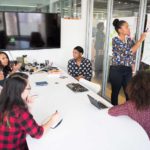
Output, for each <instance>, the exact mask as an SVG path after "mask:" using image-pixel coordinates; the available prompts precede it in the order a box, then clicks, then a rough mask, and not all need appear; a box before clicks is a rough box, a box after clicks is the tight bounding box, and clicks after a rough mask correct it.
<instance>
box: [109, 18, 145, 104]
mask: <svg viewBox="0 0 150 150" xmlns="http://www.w3.org/2000/svg"><path fill="white" fill-rule="evenodd" d="M113 25H114V28H115V30H116V32H117V33H118V36H116V37H114V38H113V39H112V51H113V56H112V65H111V66H110V83H111V87H112V94H111V103H112V104H113V105H117V104H118V94H119V91H120V89H121V87H123V89H124V93H125V96H126V100H128V99H129V98H128V95H127V93H126V86H127V84H128V81H129V80H130V79H131V78H132V66H133V64H134V63H135V62H134V55H135V54H136V51H137V50H138V48H139V47H140V46H141V44H142V42H143V41H144V39H145V37H146V33H143V34H142V35H141V37H140V39H139V40H138V41H137V42H136V43H134V42H133V40H132V39H131V38H130V28H129V24H128V23H127V22H126V21H124V20H119V19H115V20H114V21H113Z"/></svg>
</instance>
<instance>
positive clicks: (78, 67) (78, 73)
mask: <svg viewBox="0 0 150 150" xmlns="http://www.w3.org/2000/svg"><path fill="white" fill-rule="evenodd" d="M83 52H84V51H83V48H82V47H80V46H77V47H75V48H74V50H73V59H71V60H69V62H68V73H69V74H70V75H71V76H72V77H74V78H75V79H77V80H80V78H84V79H86V80H89V81H91V78H92V64H91V62H90V60H89V59H87V58H84V57H82V55H83Z"/></svg>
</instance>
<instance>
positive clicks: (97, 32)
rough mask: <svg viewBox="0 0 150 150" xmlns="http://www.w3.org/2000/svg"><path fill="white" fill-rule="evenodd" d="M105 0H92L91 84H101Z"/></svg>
mask: <svg viewBox="0 0 150 150" xmlns="http://www.w3.org/2000/svg"><path fill="white" fill-rule="evenodd" d="M107 3H108V1H107V0H94V5H93V7H94V8H93V14H92V15H93V22H92V39H91V40H92V42H91V43H92V45H91V50H90V57H91V58H90V59H91V60H92V66H93V74H94V75H93V79H92V82H94V83H98V84H100V85H101V84H102V73H103V60H104V51H105V49H104V45H105V39H106V35H105V34H106V23H107Z"/></svg>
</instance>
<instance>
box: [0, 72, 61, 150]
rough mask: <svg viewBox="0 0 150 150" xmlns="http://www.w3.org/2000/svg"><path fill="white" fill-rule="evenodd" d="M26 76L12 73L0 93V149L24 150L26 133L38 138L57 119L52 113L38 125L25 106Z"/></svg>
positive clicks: (27, 91) (27, 90) (26, 94)
mask: <svg viewBox="0 0 150 150" xmlns="http://www.w3.org/2000/svg"><path fill="white" fill-rule="evenodd" d="M27 78H28V76H27V75H25V74H23V73H22V74H21V73H14V74H12V75H11V76H9V77H8V78H7V79H6V81H5V83H4V86H3V89H2V92H1V94H0V149H1V150H3V149H15V150H17V149H18V150H26V149H28V148H27V144H26V135H27V134H29V135H30V136H31V137H33V138H40V137H41V136H42V135H43V134H44V133H46V132H47V131H48V129H49V128H50V127H52V125H53V124H54V123H55V121H56V120H57V119H58V117H59V114H58V113H57V112H56V113H54V114H53V115H52V116H51V117H50V119H49V120H48V122H47V123H45V124H43V125H38V124H37V123H36V121H35V120H34V119H33V116H32V115H31V114H30V112H29V110H28V106H27V101H28V99H29V93H30V90H31V87H30V84H29V81H28V80H27Z"/></svg>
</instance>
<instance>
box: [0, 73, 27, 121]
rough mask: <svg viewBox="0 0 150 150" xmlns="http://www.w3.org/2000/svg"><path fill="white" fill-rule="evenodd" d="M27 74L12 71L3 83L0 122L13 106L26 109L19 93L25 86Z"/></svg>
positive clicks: (0, 98)
mask: <svg viewBox="0 0 150 150" xmlns="http://www.w3.org/2000/svg"><path fill="white" fill-rule="evenodd" d="M26 77H27V75H20V73H19V74H18V73H14V74H13V75H11V76H10V77H9V78H7V80H6V81H5V83H4V86H3V89H2V91H1V94H0V122H1V123H2V122H3V119H4V117H5V116H7V117H9V112H11V110H12V109H13V107H14V106H17V107H21V108H23V109H27V105H26V103H25V102H24V100H23V99H22V97H21V94H22V93H23V91H24V90H25V88H26V86H27V83H28V81H27V79H25V78H26Z"/></svg>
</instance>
